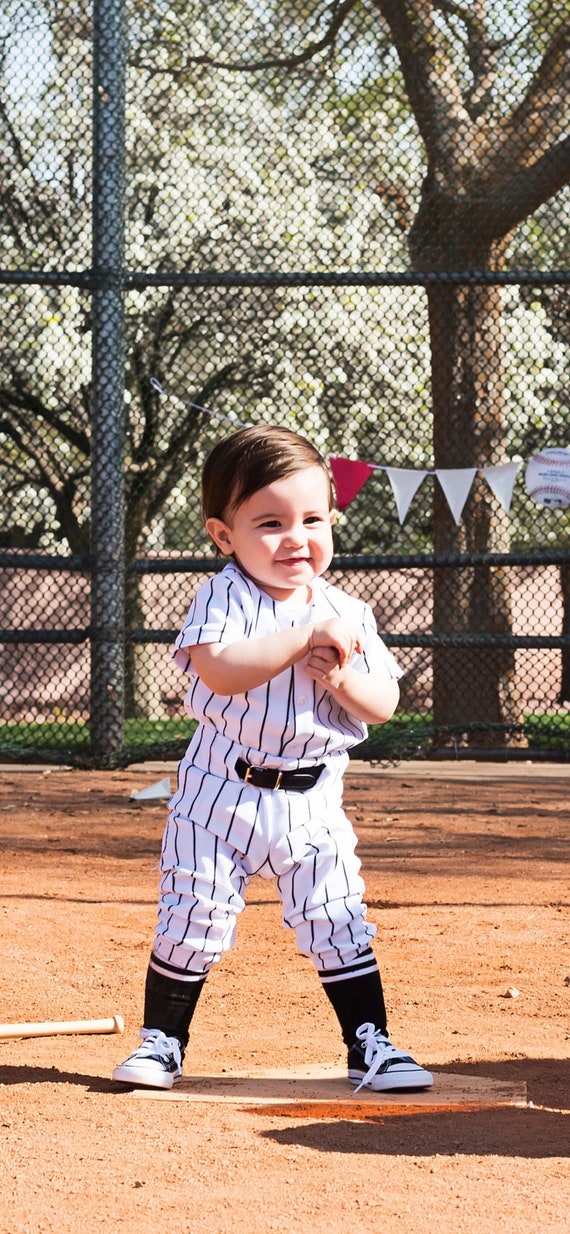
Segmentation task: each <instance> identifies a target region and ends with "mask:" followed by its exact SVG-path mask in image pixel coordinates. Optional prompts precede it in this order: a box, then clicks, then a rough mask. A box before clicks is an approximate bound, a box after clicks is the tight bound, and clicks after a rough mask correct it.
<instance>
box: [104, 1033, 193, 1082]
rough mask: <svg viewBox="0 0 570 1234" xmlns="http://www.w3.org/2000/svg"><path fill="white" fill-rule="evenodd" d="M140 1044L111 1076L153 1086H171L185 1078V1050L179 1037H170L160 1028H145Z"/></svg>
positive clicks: (122, 1080)
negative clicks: (183, 1061)
mask: <svg viewBox="0 0 570 1234" xmlns="http://www.w3.org/2000/svg"><path fill="white" fill-rule="evenodd" d="M139 1036H140V1038H141V1045H139V1047H138V1049H136V1050H134V1052H133V1053H132V1054H131V1055H130V1056H129V1058H127V1060H126V1062H124V1063H122V1064H121V1066H120V1067H115V1070H114V1072H113V1074H112V1076H111V1079H112V1080H120V1081H121V1083H123V1084H144V1085H147V1086H148V1087H150V1088H172V1085H173V1084H176V1081H177V1080H181V1079H182V1053H181V1049H180V1042H179V1040H178V1038H177V1037H167V1036H166V1034H165V1033H163V1032H161V1030H160V1029H159V1028H142V1029H141V1031H140V1033H139Z"/></svg>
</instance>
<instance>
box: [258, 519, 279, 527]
mask: <svg viewBox="0 0 570 1234" xmlns="http://www.w3.org/2000/svg"><path fill="white" fill-rule="evenodd" d="M259 526H260V527H280V526H281V524H280V522H279V519H278V518H268V519H267V520H266V521H265V523H260V524H259Z"/></svg>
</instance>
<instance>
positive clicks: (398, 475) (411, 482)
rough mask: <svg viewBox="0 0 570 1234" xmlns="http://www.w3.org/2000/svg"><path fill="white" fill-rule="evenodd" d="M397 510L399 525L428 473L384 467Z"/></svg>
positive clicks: (403, 468) (405, 468)
mask: <svg viewBox="0 0 570 1234" xmlns="http://www.w3.org/2000/svg"><path fill="white" fill-rule="evenodd" d="M383 471H385V472H386V473H387V476H388V479H389V481H390V484H391V485H392V492H393V494H394V498H395V501H396V506H397V508H398V518H399V520H400V523H403V522H404V519H405V517H406V514H407V513H408V510H409V508H410V505H411V503H412V501H413V499H414V497H415V495H416V493H417V491H418V489H419V487H420V484H421V483H422V481H423V480H425V478H426V476H428V475H429V471H411V470H409V469H408V468H407V467H384V468H383Z"/></svg>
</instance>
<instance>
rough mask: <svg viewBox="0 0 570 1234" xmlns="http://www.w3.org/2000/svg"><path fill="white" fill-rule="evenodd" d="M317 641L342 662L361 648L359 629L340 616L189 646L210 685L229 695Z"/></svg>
mask: <svg viewBox="0 0 570 1234" xmlns="http://www.w3.org/2000/svg"><path fill="white" fill-rule="evenodd" d="M317 645H318V646H319V647H321V648H326V649H329V650H331V651H332V652H334V656H335V661H336V663H337V664H338V665H342V666H345V665H347V664H348V661H349V660H350V658H351V656H352V655H353V654H354V652H355V651H359V650H360V641H359V637H358V634H357V632H356V631H355V630H354V629H353V628H352V626H350V625H349V624H348V622H346V621H344V620H343V619H342V618H340V617H335V618H332V619H331V620H330V621H320V622H315V623H312V624H308V625H302V626H292V627H291V628H290V629H287V630H279V631H278V632H277V633H276V634H268V635H266V636H265V637H264V638H247V639H241V640H240V641H239V642H237V643H196V644H194V646H192V647H191V648H188V650H189V651H190V655H191V661H192V666H193V668H194V669H195V670H196V672H197V674H198V676H199V677H200V678H201V680H202V681H203V682H204V684H205V685H206V686H207V687H208V689H209V690H212V691H213V693H214V694H226V695H229V694H245V692H246V690H253V689H255V687H256V686H262V685H265V683H266V682H267V681H271V680H272V678H273V677H277V676H278V674H279V673H283V672H284V671H285V670H286V669H288V668H291V666H292V665H293V664H296V663H297V661H299V660H302V659H303V657H304V656H306V655H308V654H309V653H310V652H311V651H312V649H313V647H316V646H317Z"/></svg>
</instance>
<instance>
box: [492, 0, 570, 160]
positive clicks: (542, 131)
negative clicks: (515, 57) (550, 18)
mask: <svg viewBox="0 0 570 1234" xmlns="http://www.w3.org/2000/svg"><path fill="white" fill-rule="evenodd" d="M569 93H570V17H566V19H565V20H564V21H563V22H561V24H560V26H559V27H558V30H557V31H556V33H555V34H554V35H553V36H552V39H551V41H550V43H549V45H548V47H547V49H546V51H545V53H544V56H543V57H542V60H541V63H540V65H539V67H538V69H537V71H536V73H535V74H534V76H533V78H532V80H531V81H530V83H529V85H528V88H527V90H526V92H525V95H524V98H523V99H522V100H521V102H520V103H519V105H518V107H515V109H514V110H513V111H512V112H511V113H510V114H509V115H508V116H505V118H504V119H503V120H501V121H499V123H498V124H497V126H496V130H495V141H494V150H493V154H492V156H491V158H490V159H489V160H488V168H489V172H490V174H491V175H493V174H497V173H498V174H499V175H500V174H501V169H502V168H505V167H507V168H508V167H509V166H512V165H518V166H520V165H521V164H522V165H524V164H526V163H528V162H530V161H531V159H533V158H535V157H536V155H537V154H540V153H546V152H547V150H548V148H549V147H550V145H551V143H552V137H553V129H554V128H555V126H556V127H558V126H560V125H561V123H562V122H563V120H564V119H565V116H566V114H567V112H568V95H569ZM554 135H555V136H556V133H555V134H554Z"/></svg>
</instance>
